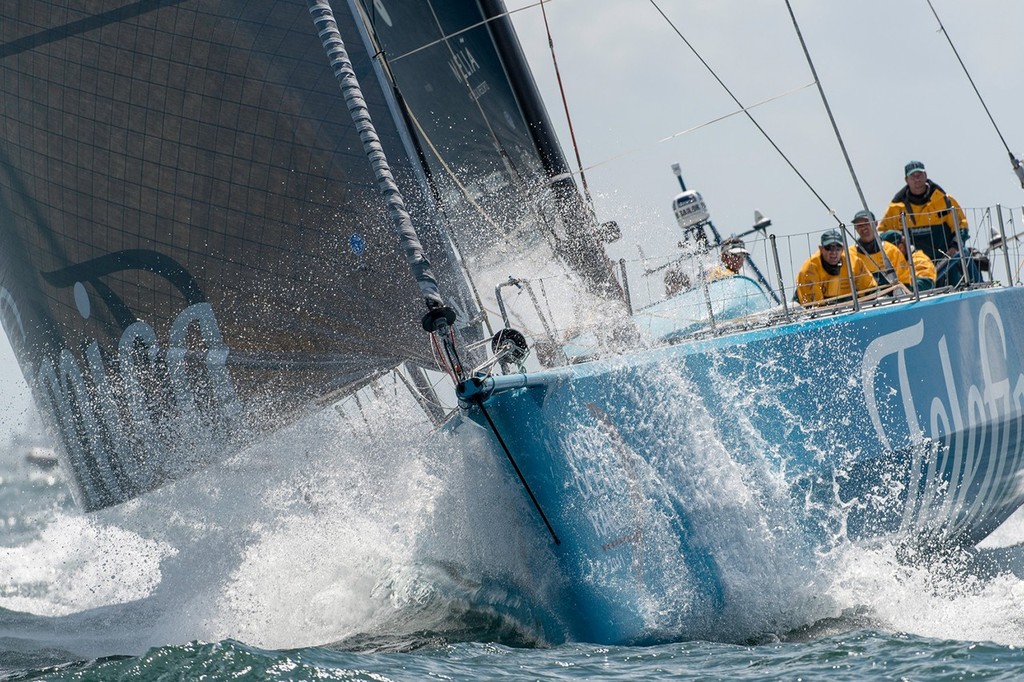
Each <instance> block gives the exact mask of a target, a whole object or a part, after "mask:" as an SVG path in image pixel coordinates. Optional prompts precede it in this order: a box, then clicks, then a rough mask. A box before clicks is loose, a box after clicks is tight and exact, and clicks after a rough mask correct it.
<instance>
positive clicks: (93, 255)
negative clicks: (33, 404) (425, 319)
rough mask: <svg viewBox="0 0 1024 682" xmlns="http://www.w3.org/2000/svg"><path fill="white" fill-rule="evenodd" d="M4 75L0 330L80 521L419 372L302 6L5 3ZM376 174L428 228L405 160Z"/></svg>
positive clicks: (394, 277) (381, 122)
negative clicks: (41, 414)
mask: <svg viewBox="0 0 1024 682" xmlns="http://www.w3.org/2000/svg"><path fill="white" fill-rule="evenodd" d="M338 21H339V28H340V30H341V33H342V35H343V36H344V37H345V39H346V42H347V43H348V44H349V45H362V44H363V43H362V41H361V39H360V35H359V32H358V30H357V27H356V24H355V22H354V20H353V18H352V16H351V15H350V14H349V13H347V12H339V14H338ZM351 56H352V61H353V64H354V68H355V70H356V72H357V73H358V74H359V75H360V76H362V77H361V81H362V83H363V85H364V95H365V97H366V99H367V103H368V106H369V107H370V109H371V110H372V111H374V112H375V121H376V123H377V129H378V134H379V135H380V137H381V138H382V143H383V144H384V146H385V147H386V148H388V149H395V150H401V149H403V140H402V134H401V133H400V131H399V129H398V126H397V125H396V124H395V123H394V121H393V119H392V118H391V117H390V112H389V111H388V109H387V105H386V99H387V98H386V96H385V93H384V92H382V91H381V89H380V88H379V85H378V81H377V80H376V79H375V78H374V77H373V73H374V71H373V65H372V63H371V62H370V60H369V58H368V56H367V55H366V54H365V52H363V51H361V50H353V51H352V55H351ZM0 65H2V70H3V73H4V78H3V79H0V88H2V91H0V130H2V131H3V133H2V137H0V224H2V225H3V229H2V230H0V318H2V321H3V325H4V328H5V330H6V331H7V333H8V336H9V337H10V339H11V343H12V346H13V347H14V349H15V352H16V355H17V357H18V359H19V363H20V364H21V367H22V370H23V372H24V374H25V375H26V377H27V378H28V379H29V381H30V384H31V385H32V386H33V391H34V393H35V397H36V400H37V402H38V403H39V404H40V405H41V407H42V408H43V410H44V411H45V412H46V413H47V414H48V415H49V417H50V421H51V422H52V423H53V424H55V425H56V427H57V431H59V436H60V437H59V440H60V443H61V445H62V446H63V451H64V453H65V455H66V464H68V465H69V467H68V468H69V469H70V471H71V473H72V474H73V478H74V481H75V488H76V493H77V497H78V499H79V500H80V502H81V503H82V505H83V506H84V507H85V508H86V509H96V508H100V507H104V506H108V505H110V504H115V503H117V502H120V501H123V500H125V499H128V498H130V497H132V496H134V495H137V494H139V493H141V492H144V491H145V490H148V489H151V488H153V487H156V486H158V485H161V484H162V483H164V482H166V481H169V480H173V479H175V478H178V477H180V476H182V475H184V474H185V473H187V472H189V471H192V470H194V469H196V468H197V467H199V466H201V465H203V464H204V463H206V462H207V461H209V460H210V459H212V458H214V457H216V456H218V455H220V454H221V453H223V452H225V451H229V450H230V449H231V447H232V446H234V445H237V444H239V443H241V442H243V441H244V440H245V439H246V438H249V437H251V436H252V435H253V434H254V433H257V432H258V431H259V429H260V428H262V427H272V426H273V425H275V424H278V423H281V422H283V421H284V420H286V419H288V418H289V417H290V416H291V415H294V414H296V413H297V412H298V411H300V410H302V409H304V408H306V407H308V406H310V405H312V404H316V403H322V402H325V401H328V400H330V399H331V398H332V397H334V396H337V395H339V394H340V393H342V392H344V391H347V390H352V388H353V387H357V386H359V385H361V384H363V383H365V382H367V381H369V380H372V379H373V378H374V377H375V376H378V375H379V374H380V373H382V372H385V371H388V370H389V369H391V368H392V367H395V366H396V365H398V364H400V363H402V362H404V361H409V360H412V361H418V362H421V363H424V364H428V363H431V358H430V356H429V352H428V350H427V344H426V343H425V338H424V335H423V332H422V330H421V328H420V327H419V323H418V321H419V318H420V316H421V315H422V304H421V303H420V302H419V301H420V297H419V296H418V295H417V292H416V286H415V283H414V281H413V280H412V278H411V277H409V275H408V272H407V270H406V265H405V262H404V259H403V257H402V254H401V252H400V250H399V247H398V244H397V241H396V239H395V238H394V234H393V231H392V229H391V227H390V225H389V222H388V219H387V216H386V213H385V210H384V207H383V206H382V203H381V201H380V198H379V196H378V195H377V190H376V187H375V185H374V178H373V176H372V173H371V171H370V167H369V165H368V163H367V161H366V159H365V157H364V156H363V154H362V148H361V145H360V141H359V138H358V135H357V134H356V132H355V130H354V128H353V126H352V122H351V120H350V119H349V118H348V112H347V111H346V110H345V109H344V107H343V106H339V101H340V96H339V92H338V86H337V83H336V82H335V80H334V78H333V76H332V73H331V71H330V68H329V67H328V65H327V63H326V61H325V58H324V53H323V49H322V47H321V45H320V43H319V41H318V40H317V37H316V33H315V30H314V29H313V26H312V23H311V21H310V18H309V14H308V12H307V8H306V7H305V4H304V3H291V2H277V1H275V0H247V1H246V0H212V1H209V2H202V3H199V2H194V1H187V0H182V1H178V2H160V3H148V2H135V3H130V4H127V5H125V4H123V3H115V2H99V3H97V2H86V1H85V0H72V1H71V2H66V1H65V0H61V1H60V2H56V1H52V2H51V1H49V0H42V1H41V2H37V3H30V4H26V3H7V4H5V5H4V7H3V9H2V10H0ZM391 164H392V168H393V171H394V173H395V176H396V178H397V180H398V182H399V183H400V184H401V185H402V186H403V192H404V193H405V195H406V196H407V198H408V197H411V199H412V206H413V212H414V214H417V215H421V216H422V215H424V210H425V209H424V207H425V206H426V205H427V202H425V201H424V198H423V197H422V196H418V195H417V190H418V187H419V184H418V183H417V182H416V177H417V174H418V170H417V169H416V168H415V166H414V162H413V161H411V160H409V159H408V158H405V157H404V156H403V155H401V154H393V155H392V157H391ZM423 224H424V225H425V226H426V227H427V228H431V226H432V223H431V221H430V220H428V219H424V220H423ZM421 235H422V236H423V238H424V240H425V241H427V242H428V249H430V250H431V254H432V256H433V259H434V266H435V268H438V269H440V270H444V269H445V268H446V267H450V265H451V264H450V263H446V262H445V261H446V252H445V250H444V248H443V240H442V239H441V237H440V236H439V234H438V233H437V232H435V231H431V229H427V230H426V231H421ZM434 245H441V248H437V249H436V250H435V249H434Z"/></svg>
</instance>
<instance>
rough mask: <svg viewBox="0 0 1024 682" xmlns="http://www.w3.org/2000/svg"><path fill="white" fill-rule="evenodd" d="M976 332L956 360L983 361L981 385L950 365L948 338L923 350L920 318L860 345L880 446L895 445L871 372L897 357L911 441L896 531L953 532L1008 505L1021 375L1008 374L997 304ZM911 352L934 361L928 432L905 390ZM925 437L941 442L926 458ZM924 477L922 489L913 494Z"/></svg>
mask: <svg viewBox="0 0 1024 682" xmlns="http://www.w3.org/2000/svg"><path fill="white" fill-rule="evenodd" d="M977 329H978V331H977V344H976V345H975V344H971V343H969V341H970V339H960V344H961V346H962V347H963V346H967V347H968V348H970V350H969V351H966V352H965V351H961V357H960V358H958V360H960V361H963V360H965V359H966V360H970V361H971V362H978V363H980V368H981V373H980V384H979V383H965V382H968V381H970V379H969V373H968V370H967V368H964V367H961V366H959V364H958V366H957V367H956V370H954V364H953V361H952V360H951V358H950V351H949V343H948V341H947V338H946V336H945V335H943V336H941V337H940V338H939V340H938V342H937V343H936V345H935V348H934V351H933V350H930V349H928V348H924V347H921V343H922V342H923V340H924V337H925V333H924V332H925V324H924V321H923V320H922V321H918V322H917V323H915V324H913V325H910V326H908V327H906V328H904V329H901V330H898V331H896V332H892V333H890V334H885V335H883V336H880V337H878V338H877V339H875V340H873V341H872V342H871V343H869V344H868V346H867V348H866V349H865V352H864V358H863V360H862V364H861V380H862V383H863V387H864V398H865V403H866V405H867V410H868V415H869V417H870V418H871V423H872V425H873V426H874V428H875V433H876V435H877V436H878V439H879V441H880V443H881V444H882V446H883V448H884V449H886V450H891V449H892V444H891V443H890V439H889V436H888V435H887V434H886V432H885V429H884V428H883V425H882V419H881V415H880V412H879V408H878V402H877V399H876V385H875V383H876V377H877V375H878V368H879V365H880V364H881V362H882V361H883V360H885V359H886V358H889V357H891V356H893V355H895V356H896V366H897V374H898V386H899V389H898V390H899V397H900V401H899V402H900V404H901V405H902V409H903V417H904V418H905V420H906V424H907V433H908V435H909V439H910V443H911V444H913V445H914V446H915V447H914V449H913V454H912V460H911V476H910V479H909V485H908V489H907V499H906V503H905V506H904V509H903V515H902V520H901V527H900V529H901V530H909V529H911V528H915V527H922V526H924V527H929V528H932V529H934V530H938V529H942V532H943V533H945V534H947V535H957V534H959V533H961V532H963V531H964V530H965V529H966V528H967V527H968V526H970V525H971V524H973V523H975V522H976V521H977V520H978V519H979V518H981V517H982V516H983V515H984V514H985V513H987V510H990V509H993V508H996V507H998V506H999V505H1001V504H1005V502H1006V501H1007V498H1008V497H1009V496H1010V495H1011V494H1013V493H1014V491H1013V490H1012V489H1011V488H1010V487H1009V486H1011V485H1013V477H1012V476H1010V473H1011V472H1009V471H1008V467H1010V466H1011V463H1010V459H1011V458H1012V456H1014V455H1015V454H1017V453H1016V452H1015V451H1011V448H1012V447H1013V443H1011V437H1012V436H1013V435H1014V433H1016V434H1017V436H1018V437H1019V435H1020V433H1021V432H1020V427H1021V426H1022V420H1024V374H1022V373H1018V374H1017V376H1016V377H1014V378H1012V379H1011V377H1010V367H1011V360H1010V358H1009V352H1008V350H1007V346H1006V331H1005V326H1004V324H1003V320H1002V318H1001V317H1000V314H999V310H998V309H997V308H996V306H995V304H994V303H992V302H990V301H989V302H985V303H984V304H983V305H982V307H981V310H980V311H979V313H978V326H977ZM908 352H910V353H930V354H931V357H934V356H935V355H937V356H938V359H939V366H940V371H941V376H942V384H941V385H942V388H943V390H944V395H934V396H931V398H930V400H928V399H926V401H925V404H927V407H928V413H927V417H928V430H927V431H924V430H923V429H922V428H921V426H920V422H919V419H918V415H919V414H921V411H919V409H918V406H917V403H916V402H915V398H914V396H913V394H912V393H911V390H910V389H911V384H912V381H911V379H912V377H911V376H910V375H909V372H908V369H907V354H908ZM965 353H966V354H965ZM918 379H919V380H920V377H918ZM1011 382H1014V383H1013V387H1012V389H1011ZM918 400H919V401H920V396H918ZM1011 420H1015V421H1011ZM1014 425H1016V429H1014V428H1013V426H1014ZM928 439H930V440H931V441H933V442H934V443H937V444H941V445H942V446H943V447H942V448H941V455H939V454H938V452H935V453H934V456H931V457H928V458H927V463H925V461H924V459H925V457H924V455H925V454H926V452H925V448H924V447H923V446H922V444H923V443H924V442H925V441H926V440H928ZM922 475H923V476H924V488H923V490H921V494H920V495H918V489H919V482H920V477H921V476H922Z"/></svg>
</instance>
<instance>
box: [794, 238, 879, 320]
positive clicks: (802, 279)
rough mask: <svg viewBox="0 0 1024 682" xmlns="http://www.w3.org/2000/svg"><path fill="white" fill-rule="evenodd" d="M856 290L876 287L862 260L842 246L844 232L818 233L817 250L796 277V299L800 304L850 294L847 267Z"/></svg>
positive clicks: (835, 300)
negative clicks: (819, 242) (818, 242)
mask: <svg viewBox="0 0 1024 682" xmlns="http://www.w3.org/2000/svg"><path fill="white" fill-rule="evenodd" d="M851 268H852V271H853V281H854V283H855V286H856V287H857V292H858V293H861V292H865V293H866V292H869V291H871V290H873V289H874V288H875V278H874V277H872V276H871V273H869V272H868V270H867V268H866V267H865V266H864V262H863V261H862V260H861V259H860V258H858V257H856V256H851V255H850V254H849V252H848V251H847V250H846V249H844V248H843V235H842V234H840V233H839V230H829V231H827V232H825V233H824V234H823V235H821V245H820V246H819V247H818V252H817V253H815V254H812V255H811V257H810V258H808V259H807V260H806V261H805V262H804V264H803V266H802V267H801V268H800V272H799V273H798V274H797V276H796V299H797V301H798V302H799V303H800V305H803V306H814V305H823V304H829V303H839V302H841V301H843V300H844V299H846V298H848V297H849V296H850V269H851Z"/></svg>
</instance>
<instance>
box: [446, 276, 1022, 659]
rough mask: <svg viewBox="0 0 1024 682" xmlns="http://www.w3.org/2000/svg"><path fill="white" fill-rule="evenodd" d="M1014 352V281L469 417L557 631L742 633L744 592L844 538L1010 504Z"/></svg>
mask: <svg viewBox="0 0 1024 682" xmlns="http://www.w3.org/2000/svg"><path fill="white" fill-rule="evenodd" d="M1022 344H1024V289H1022V288H1019V287H1017V288H1010V289H987V290H975V291H970V292H963V293H954V294H947V295H943V296H936V297H933V298H930V299H923V300H921V301H919V302H908V303H898V304H890V305H885V306H880V307H877V308H873V309H869V310H865V311H861V312H859V313H851V314H846V315H837V316H829V317H821V318H817V319H806V320H803V321H800V322H795V323H792V324H788V325H784V326H779V327H774V328H768V329H760V330H754V331H746V332H741V333H737V334H733V335H729V336H721V337H716V338H710V339H706V340H699V341H692V342H688V343H686V344H681V345H676V346H670V347H665V348H660V349H657V350H651V351H647V352H643V353H638V354H635V355H630V356H626V357H619V358H613V359H606V360H601V361H595V362H590V363H585V364H579V365H574V366H569V367H563V368H559V369H556V370H550V371H545V372H541V373H537V374H535V375H530V376H529V377H526V378H524V379H523V382H528V383H529V386H527V387H523V388H515V389H509V390H502V389H500V388H499V389H498V390H495V391H494V392H493V393H491V394H490V396H489V397H488V398H487V399H486V401H485V402H484V409H486V411H487V415H489V416H490V418H491V419H492V420H493V422H494V424H495V427H496V429H497V431H498V432H499V433H500V434H501V436H502V438H503V439H504V441H505V444H506V445H507V447H508V449H509V451H510V453H511V455H512V457H513V458H514V459H515V461H516V463H517V464H518V466H519V467H520V469H521V471H522V473H523V476H524V478H525V480H526V482H527V483H528V485H529V486H530V488H531V489H532V491H533V493H534V494H535V496H536V498H537V502H538V504H539V506H540V508H541V509H542V510H543V511H544V513H545V514H546V515H547V517H548V519H549V520H550V523H551V528H552V530H553V534H549V538H550V537H551V536H552V535H554V536H557V539H558V544H555V542H554V540H553V539H552V546H553V551H554V552H555V554H556V555H557V557H558V559H559V562H560V564H561V567H562V570H563V572H564V579H565V585H566V590H565V592H566V594H565V611H566V613H565V619H566V625H565V627H566V631H567V633H566V634H567V636H568V637H569V638H571V639H576V640H582V641H590V642H596V643H636V642H649V641H656V640H659V639H663V638H677V637H680V636H683V637H686V636H694V637H700V636H702V635H703V634H705V633H708V632H713V631H715V628H716V624H720V623H723V622H730V621H732V622H736V621H737V620H738V621H743V618H742V614H736V613H733V612H731V610H732V609H733V607H734V604H737V603H741V602H742V601H743V600H739V599H731V596H735V595H736V594H737V593H738V591H740V590H748V589H751V586H750V584H742V583H749V582H750V581H753V582H755V583H756V582H757V581H758V580H761V581H763V582H765V583H772V584H774V583H773V582H772V581H773V580H774V579H775V578H773V577H772V574H773V573H786V574H791V575H792V579H793V580H794V581H798V580H799V579H800V577H799V574H800V572H801V570H803V568H804V563H805V562H810V561H812V557H814V556H816V555H820V554H821V553H822V552H827V551H828V550H829V549H830V548H832V547H835V546H837V545H838V544H840V543H845V542H848V541H855V542H863V541H869V540H872V539H893V538H895V539H897V540H898V541H899V542H907V543H915V544H916V543H920V544H921V545H924V546H927V547H934V546H950V545H970V544H973V543H976V542H978V541H979V540H981V539H982V538H984V537H985V536H986V535H987V534H988V533H990V532H991V531H992V530H994V529H995V528H996V527H997V526H998V525H999V524H1000V523H1001V522H1002V521H1004V520H1005V519H1006V518H1007V517H1008V516H1009V515H1010V514H1011V513H1012V512H1013V511H1014V510H1015V509H1017V508H1018V507H1019V506H1020V505H1021V504H1022V503H1024V486H1022V484H1021V482H1020V474H1021V470H1022V464H1024V462H1022V455H1024V453H1022V450H1024V447H1022V420H1024V347H1022ZM503 379H512V378H511V377H508V378H506V377H500V378H498V383H499V384H500V382H501V381H502V380H503ZM467 416H468V417H469V418H470V419H472V420H473V421H474V422H477V424H479V425H481V426H483V427H485V428H487V435H486V436H485V438H484V439H483V441H485V442H486V443H487V444H488V447H489V448H490V449H491V450H492V451H493V453H494V455H495V456H498V457H504V452H503V451H502V449H501V447H500V445H499V443H498V441H497V440H496V439H495V438H493V437H492V436H490V431H489V426H488V425H487V421H486V419H485V415H484V414H483V412H482V411H481V408H480V406H478V405H473V406H472V407H470V408H469V410H468V411H467ZM468 426H469V425H468V424H462V425H461V426H457V427H456V428H459V429H465V428H466V427H468ZM480 433H484V431H483V430H482V429H481V430H480ZM538 518H539V516H538ZM539 523H540V522H539V521H538V524H539ZM541 528H543V526H541ZM750 556H756V557H759V558H760V559H761V561H760V562H759V564H758V565H757V566H754V567H751V566H747V565H744V563H743V562H745V561H749V557H750ZM737 566H739V567H740V568H739V569H738V568H737ZM776 577H777V576H776ZM739 608H742V606H740V607H739Z"/></svg>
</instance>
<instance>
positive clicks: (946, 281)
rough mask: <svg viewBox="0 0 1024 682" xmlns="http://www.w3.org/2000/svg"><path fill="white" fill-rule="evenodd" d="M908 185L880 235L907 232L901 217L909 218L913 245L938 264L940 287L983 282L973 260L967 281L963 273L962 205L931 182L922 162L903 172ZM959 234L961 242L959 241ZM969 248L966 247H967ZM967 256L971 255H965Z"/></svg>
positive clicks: (894, 200)
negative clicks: (961, 248)
mask: <svg viewBox="0 0 1024 682" xmlns="http://www.w3.org/2000/svg"><path fill="white" fill-rule="evenodd" d="M903 171H904V175H905V177H906V180H907V184H906V185H904V186H903V189H901V190H900V191H899V192H897V193H896V195H895V196H894V197H893V198H892V202H891V203H890V204H889V208H888V209H887V210H886V211H885V216H883V217H882V222H881V223H879V225H878V230H879V232H885V231H888V230H896V231H897V232H903V223H902V222H901V220H900V214H901V213H906V214H907V229H908V230H909V232H910V243H911V244H912V245H913V246H914V247H916V248H918V249H921V250H922V251H924V252H925V254H926V255H927V256H928V258H930V259H931V260H932V262H934V263H936V264H938V263H940V262H942V263H943V266H942V267H940V268H938V270H939V272H938V275H937V276H938V280H937V281H936V284H937V285H938V286H947V285H954V286H955V285H957V284H959V283H960V282H961V281H962V280H966V281H971V282H980V281H981V273H980V272H979V271H978V269H977V266H976V265H974V263H973V261H972V260H971V259H970V258H967V259H966V265H967V277H966V278H965V277H964V276H963V274H962V273H961V270H962V268H961V263H960V259H959V257H958V256H959V251H960V243H961V242H962V243H963V244H965V245H966V244H967V239H968V238H969V237H970V233H969V232H968V230H967V216H966V215H965V214H964V210H963V209H962V208H961V207H960V204H959V203H958V202H957V200H956V199H954V198H953V197H952V196H950V195H949V194H946V192H945V190H943V189H942V188H941V187H939V186H938V185H937V184H935V183H934V182H932V181H931V180H929V179H928V171H927V170H926V169H925V167H924V164H923V163H922V162H920V161H911V162H909V163H908V164H907V165H906V166H904V168H903ZM957 231H959V232H960V239H959V241H958V240H957ZM965 248H966V246H965ZM964 255H965V256H967V255H968V254H967V253H966V252H965V253H964Z"/></svg>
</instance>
